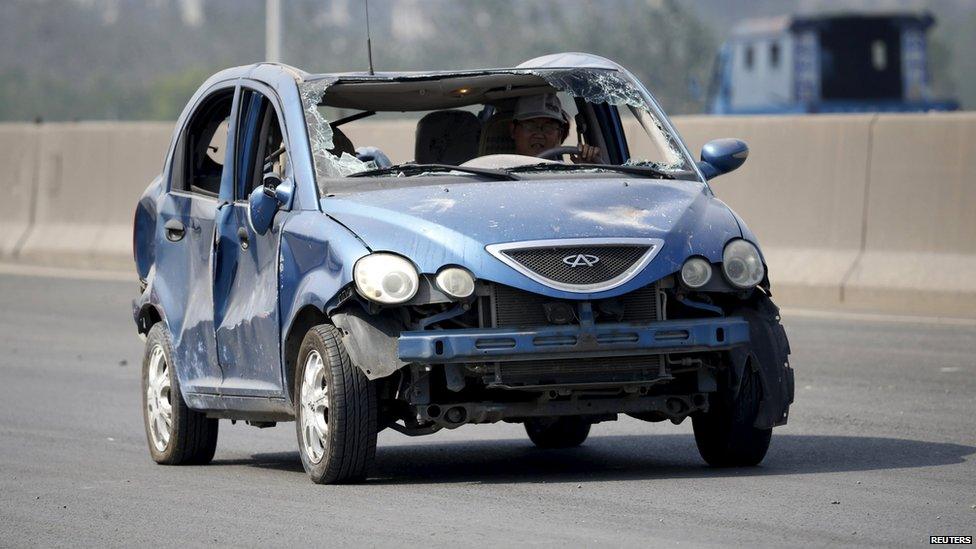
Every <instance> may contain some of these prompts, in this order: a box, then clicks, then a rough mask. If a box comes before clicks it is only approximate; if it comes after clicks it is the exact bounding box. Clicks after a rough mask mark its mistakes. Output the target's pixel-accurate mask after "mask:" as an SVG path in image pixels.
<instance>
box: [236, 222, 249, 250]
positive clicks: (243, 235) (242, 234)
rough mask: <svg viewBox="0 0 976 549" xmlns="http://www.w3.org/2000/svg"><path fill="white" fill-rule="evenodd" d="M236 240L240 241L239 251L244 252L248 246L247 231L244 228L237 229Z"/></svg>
mask: <svg viewBox="0 0 976 549" xmlns="http://www.w3.org/2000/svg"><path fill="white" fill-rule="evenodd" d="M237 239H238V240H240V241H241V249H242V250H246V249H247V246H248V244H247V229H245V228H244V227H239V228H238V229H237Z"/></svg>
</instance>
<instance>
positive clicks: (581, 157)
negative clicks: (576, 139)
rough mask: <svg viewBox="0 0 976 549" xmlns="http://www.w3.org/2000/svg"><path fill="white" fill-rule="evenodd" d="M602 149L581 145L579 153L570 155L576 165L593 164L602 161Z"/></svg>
mask: <svg viewBox="0 0 976 549" xmlns="http://www.w3.org/2000/svg"><path fill="white" fill-rule="evenodd" d="M601 157H602V155H601V154H600V147H594V146H593V145H587V144H585V143H580V146H579V152H578V153H576V154H571V155H569V158H570V160H572V161H573V163H574V164H593V163H596V162H599V161H600V158H601Z"/></svg>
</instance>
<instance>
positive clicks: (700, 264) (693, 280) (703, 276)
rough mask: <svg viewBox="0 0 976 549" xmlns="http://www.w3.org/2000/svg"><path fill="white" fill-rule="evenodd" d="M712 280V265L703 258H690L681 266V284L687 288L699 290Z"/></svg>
mask: <svg viewBox="0 0 976 549" xmlns="http://www.w3.org/2000/svg"><path fill="white" fill-rule="evenodd" d="M711 279H712V265H711V264H710V263H709V262H708V261H707V260H706V259H705V258H703V257H692V258H690V259H688V261H685V264H684V265H682V266H681V282H684V284H685V286H688V287H689V288H701V287H702V286H704V285H705V284H708V281H709V280H711Z"/></svg>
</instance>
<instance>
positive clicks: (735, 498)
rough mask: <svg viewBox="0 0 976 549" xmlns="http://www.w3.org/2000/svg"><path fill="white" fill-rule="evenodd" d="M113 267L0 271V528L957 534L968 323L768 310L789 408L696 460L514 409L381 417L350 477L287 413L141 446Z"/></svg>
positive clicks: (814, 540)
mask: <svg viewBox="0 0 976 549" xmlns="http://www.w3.org/2000/svg"><path fill="white" fill-rule="evenodd" d="M135 290H136V288H135V283H134V282H119V281H94V280H74V279H69V278H52V277H30V276H20V275H9V274H6V275H0V546H3V547H6V546H14V547H17V546H37V545H41V546H64V545H71V546H77V545H112V546H122V545H125V546H133V545H137V544H167V545H180V546H182V545H188V546H203V545H211V544H214V543H217V544H229V545H246V546H258V545H270V544H276V545H277V544H297V543H302V544H311V545H315V546H319V545H324V546H334V545H339V546H361V545H380V546H391V545H398V546H399V545H404V544H406V545H430V546H444V547H449V546H450V547H453V546H458V545H477V546H488V545H498V544H503V545H510V544H518V545H544V546H565V545H567V544H583V545H587V546H596V545H601V546H602V545H613V546H646V545H648V544H655V545H660V544H669V545H670V544H681V545H693V546H700V545H706V546H707V545H715V546H718V545H723V546H724V545H740V546H745V545H749V546H752V545H761V546H782V545H784V544H802V545H817V546H822V545H855V544H856V545H863V544H871V545H888V546H919V545H928V536H930V535H970V536H971V535H974V534H976V508H974V506H976V490H974V488H976V456H974V453H976V324H972V323H958V324H948V325H946V324H940V323H924V322H910V321H891V320H883V319H874V318H871V317H868V318H866V319H865V318H861V319H852V318H850V317H839V318H838V317H834V316H831V315H823V316H811V315H808V314H803V315H800V314H798V315H796V316H792V317H791V316H790V315H788V314H787V315H785V323H786V326H787V331H788V333H789V336H790V339H791V342H792V347H793V357H792V363H793V366H794V368H795V369H796V376H797V395H796V403H795V405H794V407H793V409H792V412H791V419H790V424H789V425H787V426H786V427H783V428H779V429H777V430H776V431H775V434H774V435H773V443H772V447H771V449H770V452H769V454H768V456H767V457H766V460H765V462H764V463H763V464H762V466H760V467H756V468H750V469H738V470H735V469H732V470H713V469H709V468H707V467H705V466H704V465H703V463H702V461H701V460H700V458H699V456H698V453H697V450H696V449H695V443H694V439H693V437H692V434H691V425H690V422H686V423H684V424H682V425H680V426H674V425H671V424H670V423H666V424H650V423H643V422H640V421H637V420H633V419H629V418H628V419H624V420H621V421H618V422H615V423H604V424H600V425H597V426H595V427H594V429H593V432H592V434H591V437H590V439H589V440H588V441H587V443H586V444H585V445H584V446H583V447H581V448H578V449H573V450H568V451H543V450H538V449H535V448H534V447H533V446H532V445H531V444H530V443H529V441H528V439H527V438H526V437H525V435H524V432H523V431H522V428H521V426H518V425H506V424H501V425H492V426H468V427H465V428H461V429H458V430H456V431H451V432H441V433H438V434H435V435H433V436H430V437H421V438H407V437H404V436H402V435H399V434H398V433H395V432H384V433H382V434H381V435H380V444H379V448H378V450H377V462H376V467H375V471H374V473H373V475H372V477H371V478H370V480H369V481H368V482H367V483H365V484H362V485H357V486H338V487H330V486H315V485H313V484H311V483H310V482H309V481H308V478H307V477H306V476H305V473H304V472H303V471H302V468H301V464H300V462H299V460H298V454H297V449H296V442H295V432H294V428H293V425H294V424H291V423H288V424H282V425H279V426H278V427H276V428H273V429H265V430H258V429H255V428H252V427H248V426H245V425H243V424H238V425H236V426H231V425H230V423H229V422H221V427H220V428H221V433H220V440H219V443H218V447H217V456H216V459H215V461H214V462H213V464H212V465H209V466H202V467H162V466H158V465H155V464H154V463H153V462H152V461H151V460H150V458H149V453H148V450H147V449H146V440H145V437H144V434H143V427H142V417H141V411H140V396H139V376H140V372H139V368H140V364H141V353H142V344H141V342H140V341H139V339H138V338H137V337H136V334H135V329H134V326H133V323H132V321H131V317H130V312H129V300H130V299H131V298H132V297H133V295H134V293H135Z"/></svg>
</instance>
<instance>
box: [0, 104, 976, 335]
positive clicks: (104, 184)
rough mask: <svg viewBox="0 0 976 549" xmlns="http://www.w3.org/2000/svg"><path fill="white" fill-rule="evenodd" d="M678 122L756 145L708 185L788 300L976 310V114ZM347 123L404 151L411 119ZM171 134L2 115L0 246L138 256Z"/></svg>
mask: <svg viewBox="0 0 976 549" xmlns="http://www.w3.org/2000/svg"><path fill="white" fill-rule="evenodd" d="M674 121H675V124H676V126H677V127H678V129H679V130H680V131H681V133H682V135H683V136H684V138H685V141H686V142H687V143H688V146H689V149H690V150H691V151H692V153H693V154H695V155H696V156H697V154H698V151H699V150H700V149H701V146H702V145H703V144H704V143H705V142H707V141H708V140H710V139H714V138H718V137H739V138H741V139H744V140H746V141H747V142H748V143H749V145H750V157H749V160H748V161H747V162H746V164H745V165H744V166H743V167H742V168H741V169H739V170H738V171H736V172H734V173H732V174H729V175H726V176H722V177H720V178H717V179H715V180H714V181H713V182H712V188H713V189H714V190H715V193H716V194H717V196H718V197H719V198H721V199H722V200H724V201H725V202H727V203H728V204H729V205H730V206H731V207H732V208H733V209H735V210H736V211H737V212H738V213H739V214H740V215H741V216H742V217H743V218H744V219H745V220H746V221H747V222H748V223H749V226H750V228H752V230H753V231H754V232H755V233H756V234H757V235H758V237H759V239H760V241H761V242H762V245H763V250H764V252H765V254H766V259H767V261H768V263H769V269H770V278H771V280H772V282H773V291H774V293H775V294H776V296H777V300H778V301H779V302H780V303H781V304H784V305H791V306H819V307H846V308H858V309H869V310H878V309H883V310H888V311H897V312H902V313H924V314H935V315H940V314H945V315H954V316H969V317H976V215H973V212H974V211H976V113H951V114H941V115H934V114H933V115H850V116H806V117H705V116H687V117H676V118H675V120H674ZM343 130H344V131H345V132H346V133H347V135H348V136H349V137H350V138H351V139H352V141H353V143H355V144H356V145H373V146H377V147H380V148H381V149H383V150H384V151H386V152H387V153H388V154H389V155H390V156H391V158H393V160H394V161H404V160H408V159H411V158H412V157H413V141H414V131H415V126H414V124H413V123H412V122H408V121H401V120H393V121H390V120H386V121H375V120H369V121H363V122H361V123H359V124H356V125H350V126H349V127H348V128H346V127H344V128H343ZM171 132H172V124H170V123H74V124H46V125H41V126H35V125H30V124H0V159H3V160H6V162H5V163H4V164H5V166H7V167H8V169H7V170H5V171H4V173H3V174H0V191H2V192H3V194H4V196H5V200H3V201H0V229H2V234H0V260H2V261H11V260H15V261H20V262H25V263H38V264H47V265H63V266H72V267H81V268H91V267H96V268H113V269H125V270H130V269H132V259H131V216H132V213H133V209H134V206H135V203H136V200H137V198H138V196H139V195H140V193H141V192H142V190H143V189H144V188H145V186H146V185H147V184H148V183H149V181H150V180H151V179H152V178H153V177H154V176H155V175H156V174H157V173H159V170H160V169H161V167H162V162H163V156H164V154H165V151H166V148H167V146H168V144H169V140H170V136H171Z"/></svg>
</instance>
